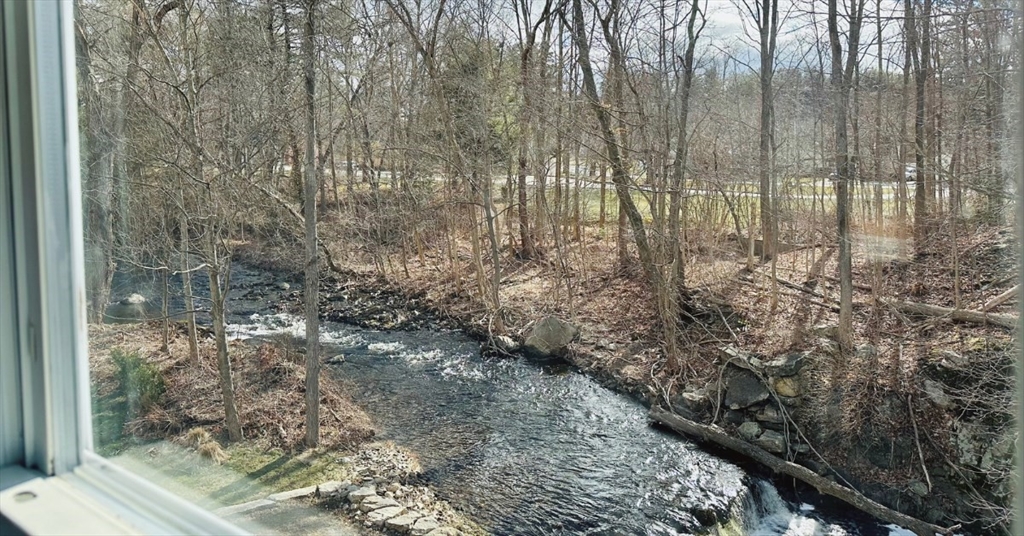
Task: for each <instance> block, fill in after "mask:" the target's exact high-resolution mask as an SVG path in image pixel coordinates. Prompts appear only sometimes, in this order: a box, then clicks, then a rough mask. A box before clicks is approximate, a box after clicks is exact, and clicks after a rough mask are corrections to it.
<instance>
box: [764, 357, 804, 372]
mask: <svg viewBox="0 0 1024 536" xmlns="http://www.w3.org/2000/svg"><path fill="white" fill-rule="evenodd" d="M806 363H807V354H806V353H805V352H793V353H790V354H786V355H784V356H779V357H776V358H775V359H772V360H771V361H769V362H767V363H765V365H764V370H765V372H766V373H768V375H769V376H775V377H779V378H782V377H786V376H796V375H797V373H798V372H800V369H802V368H804V365H805V364H806Z"/></svg>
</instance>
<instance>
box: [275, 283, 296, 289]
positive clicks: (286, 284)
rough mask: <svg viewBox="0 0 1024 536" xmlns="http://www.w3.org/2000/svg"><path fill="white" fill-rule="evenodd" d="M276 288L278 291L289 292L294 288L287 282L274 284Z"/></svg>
mask: <svg viewBox="0 0 1024 536" xmlns="http://www.w3.org/2000/svg"><path fill="white" fill-rule="evenodd" d="M274 286H275V287H277V290H288V289H290V288H292V286H291V285H289V284H288V282H287V281H278V282H277V283H275V284H274Z"/></svg>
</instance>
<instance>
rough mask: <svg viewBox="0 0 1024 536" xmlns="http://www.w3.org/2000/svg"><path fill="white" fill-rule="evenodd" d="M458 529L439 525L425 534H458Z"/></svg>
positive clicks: (455, 535)
mask: <svg viewBox="0 0 1024 536" xmlns="http://www.w3.org/2000/svg"><path fill="white" fill-rule="evenodd" d="M459 534H460V533H459V531H458V530H456V529H453V528H451V527H441V528H439V529H434V530H432V531H430V532H428V533H427V536H459Z"/></svg>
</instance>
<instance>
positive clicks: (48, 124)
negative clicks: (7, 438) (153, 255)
mask: <svg viewBox="0 0 1024 536" xmlns="http://www.w3.org/2000/svg"><path fill="white" fill-rule="evenodd" d="M27 4H28V8H27V9H28V18H29V21H28V22H29V24H28V39H27V42H25V43H22V44H23V45H24V48H23V50H24V51H25V52H27V53H29V54H30V56H31V57H30V69H31V78H32V87H33V91H32V92H31V95H30V96H29V98H28V99H26V100H31V103H30V104H31V110H32V112H31V113H32V115H31V120H32V123H33V130H34V133H35V135H34V137H33V140H32V142H33V143H34V145H35V148H34V149H35V150H34V154H35V162H34V164H35V172H36V173H35V174H36V176H35V183H36V185H37V191H36V199H35V202H36V206H37V208H38V213H37V214H38V218H39V219H40V220H43V221H41V222H40V221H37V222H36V223H37V228H36V229H37V232H38V238H39V240H40V242H39V249H40V251H39V262H40V270H39V271H38V273H37V274H33V277H38V280H37V281H38V282H39V284H40V292H41V297H42V300H41V301H42V303H41V306H42V311H41V316H42V318H41V319H40V320H41V323H42V325H41V326H40V328H41V331H42V337H41V338H42V348H41V349H42V352H41V353H42V356H36V357H41V358H42V360H43V370H42V378H39V377H36V378H32V380H34V381H32V382H31V383H32V385H31V386H26V387H27V388H28V390H29V391H32V390H34V389H39V388H42V390H43V391H44V395H43V396H44V398H45V408H31V407H26V408H24V409H25V412H26V417H27V418H31V419H35V420H36V422H42V423H44V427H45V433H46V441H45V445H33V446H34V447H35V449H38V450H41V451H42V452H39V451H38V450H37V451H36V452H33V453H29V452H26V457H27V458H26V461H28V460H34V462H35V463H36V464H38V465H40V466H41V467H42V468H43V469H44V471H45V472H46V473H48V474H50V475H57V476H50V477H48V478H47V477H43V478H41V479H39V481H40V482H43V483H46V482H48V481H50V482H53V483H55V484H57V483H59V484H61V485H62V486H61V487H62V488H63V489H64V490H66V491H68V492H69V493H70V494H71V496H74V495H76V494H77V495H79V498H80V499H82V501H81V502H82V503H86V504H88V503H94V504H97V505H99V506H101V507H102V509H103V511H94V512H93V513H94V514H95V515H96V518H97V519H98V518H104V519H110V518H111V516H113V518H114V519H118V520H121V521H123V522H125V523H127V524H128V525H129V526H131V527H133V528H134V529H135V530H137V531H138V533H140V534H247V532H246V531H244V530H242V529H240V528H239V527H237V526H235V525H234V524H232V523H230V522H228V521H226V520H224V519H221V518H220V517H218V516H216V515H215V514H213V513H212V512H209V511H208V510H205V509H203V508H200V507H199V506H196V505H194V504H192V503H190V502H188V501H186V500H185V499H182V498H181V497H178V496H177V495H174V494H172V493H171V492H169V491H167V490H165V489H163V488H160V487H159V486H157V485H155V484H153V483H151V482H149V481H147V480H145V479H144V478H141V477H139V476H138V475H135V474H133V473H131V472H130V471H128V470H126V469H124V468H122V467H119V466H117V465H116V464H114V463H112V462H110V461H108V460H106V459H104V458H103V457H101V456H99V455H98V454H96V453H94V452H93V451H92V449H93V445H92V412H91V406H92V403H91V397H90V384H89V362H88V340H87V333H88V332H87V329H86V314H85V311H86V303H85V276H84V273H85V272H84V246H83V238H82V236H83V235H82V231H83V229H82V199H81V195H82V192H81V185H80V177H79V165H80V164H79V162H80V160H79V145H78V143H79V140H78V113H77V87H76V77H77V72H76V66H75V62H74V58H75V48H74V47H75V44H74V33H73V32H74V10H73V4H72V2H71V1H70V0H62V1H59V2H30V3H27ZM10 7H11V5H10V4H8V5H7V6H0V8H10ZM54 29H57V31H56V32H54ZM0 75H2V76H6V74H4V73H0ZM19 104H21V105H27V104H29V103H27V102H21V103H19ZM69 245H70V247H69ZM26 358H29V357H25V356H23V357H22V359H26ZM25 395H31V393H25ZM24 400H25V401H31V398H28V396H26V397H25V398H24ZM26 441H30V439H29V438H27V437H26ZM26 446H27V447H28V446H29V445H26ZM55 480H59V482H56V481H55ZM63 484H67V486H63ZM5 498H6V497H5ZM3 503H4V504H3V505H2V508H0V510H2V511H3V513H4V514H5V515H7V514H13V515H11V516H9V517H11V518H14V519H12V521H14V520H15V519H17V515H16V514H17V507H16V506H17V503H16V502H14V501H8V500H5V501H3ZM58 511H59V510H58ZM55 513H56V512H55ZM58 515H59V514H58ZM20 521H21V522H22V523H19V525H20V526H21V528H23V529H24V530H26V531H27V532H29V533H31V532H32V523H31V520H25V519H20ZM64 522H65V523H66V524H67V527H68V529H69V531H74V530H75V527H76V526H77V524H76V520H75V519H66V520H64Z"/></svg>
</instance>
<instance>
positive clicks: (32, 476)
mask: <svg viewBox="0 0 1024 536" xmlns="http://www.w3.org/2000/svg"><path fill="white" fill-rule="evenodd" d="M0 482H3V485H4V486H7V484H8V483H12V484H13V485H10V486H9V487H6V488H5V489H3V491H0V512H2V513H3V515H4V517H6V518H7V519H8V520H9V521H10V522H11V523H13V524H14V525H15V526H17V527H18V528H19V529H21V530H22V531H24V532H25V533H26V534H54V535H56V534H110V535H115V534H141V533H140V531H139V530H137V529H136V528H134V527H132V526H131V525H129V524H128V523H126V522H125V521H124V520H121V519H119V518H118V517H117V516H115V515H113V514H112V513H111V512H109V511H108V510H107V509H106V508H104V507H103V506H102V505H100V504H99V503H98V502H97V501H95V500H94V499H93V498H91V497H89V495H88V494H86V493H83V492H82V491H81V490H79V489H78V488H76V487H75V486H74V485H73V484H72V483H70V482H68V481H67V480H66V479H65V478H62V477H52V478H47V477H44V476H43V475H41V474H39V473H36V472H34V471H29V470H27V469H25V468H23V467H21V466H9V467H5V468H3V469H0Z"/></svg>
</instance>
